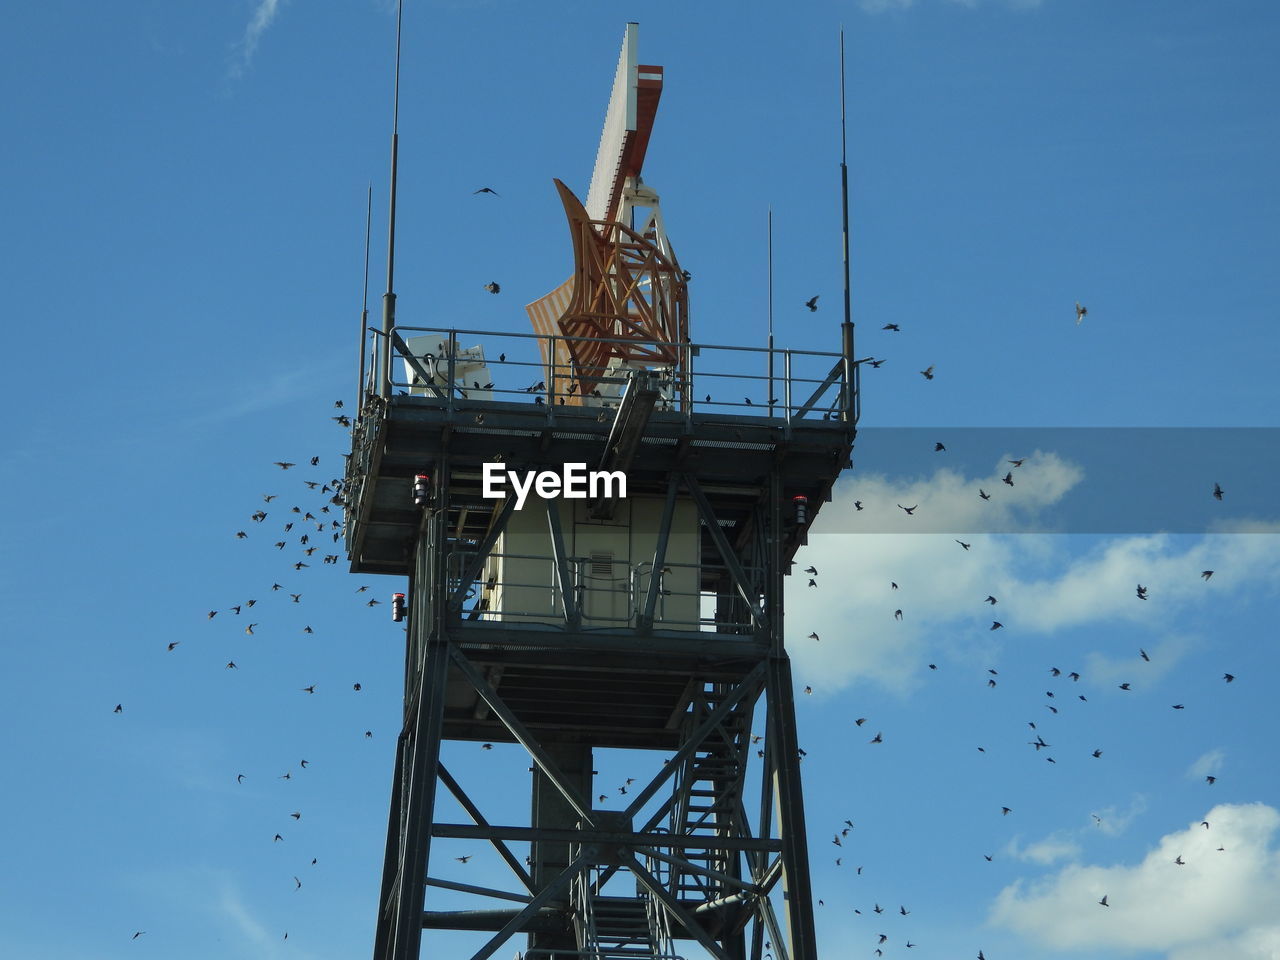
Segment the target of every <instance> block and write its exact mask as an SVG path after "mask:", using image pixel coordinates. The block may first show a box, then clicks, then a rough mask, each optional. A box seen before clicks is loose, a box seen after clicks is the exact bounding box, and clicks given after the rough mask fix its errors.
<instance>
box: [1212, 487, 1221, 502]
mask: <svg viewBox="0 0 1280 960" xmlns="http://www.w3.org/2000/svg"><path fill="white" fill-rule="evenodd" d="M1213 499H1215V500H1221V499H1222V488H1221V487H1220V486H1218V485H1217V484H1216V483H1215V484H1214V485H1213Z"/></svg>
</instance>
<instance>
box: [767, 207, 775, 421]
mask: <svg viewBox="0 0 1280 960" xmlns="http://www.w3.org/2000/svg"><path fill="white" fill-rule="evenodd" d="M768 247H769V268H768V274H769V396H768V397H766V398H765V399H767V400H770V401H772V400H773V397H774V394H773V207H770V208H769V242H768ZM773 407H774V405H773V403H770V404H769V416H771V417H772V416H773Z"/></svg>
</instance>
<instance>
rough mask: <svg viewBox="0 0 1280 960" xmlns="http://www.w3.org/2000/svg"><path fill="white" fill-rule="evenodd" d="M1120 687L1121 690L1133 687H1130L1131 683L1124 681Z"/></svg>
mask: <svg viewBox="0 0 1280 960" xmlns="http://www.w3.org/2000/svg"><path fill="white" fill-rule="evenodd" d="M1120 689H1121V690H1129V689H1131V688H1130V686H1129V684H1127V683H1122V684H1120Z"/></svg>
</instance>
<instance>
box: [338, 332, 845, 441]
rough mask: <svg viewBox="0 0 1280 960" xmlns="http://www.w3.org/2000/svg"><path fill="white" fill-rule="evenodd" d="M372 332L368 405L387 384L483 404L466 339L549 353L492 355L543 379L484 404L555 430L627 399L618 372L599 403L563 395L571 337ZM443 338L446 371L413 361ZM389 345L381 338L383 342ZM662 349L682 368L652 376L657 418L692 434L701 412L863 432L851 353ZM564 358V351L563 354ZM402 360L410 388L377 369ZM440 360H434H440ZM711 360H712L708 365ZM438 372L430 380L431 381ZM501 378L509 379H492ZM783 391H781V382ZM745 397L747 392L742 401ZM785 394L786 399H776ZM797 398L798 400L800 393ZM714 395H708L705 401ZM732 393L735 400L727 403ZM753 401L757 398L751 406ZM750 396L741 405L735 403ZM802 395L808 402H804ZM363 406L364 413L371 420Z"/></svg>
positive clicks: (688, 344)
mask: <svg viewBox="0 0 1280 960" xmlns="http://www.w3.org/2000/svg"><path fill="white" fill-rule="evenodd" d="M367 329H368V334H369V336H370V337H372V338H373V339H374V341H375V342H374V343H373V344H372V349H370V350H368V351H365V352H364V355H365V357H366V358H367V360H366V363H367V364H368V370H367V371H366V373H365V374H364V375H363V376H362V377H361V381H362V383H363V384H364V389H365V397H370V396H372V395H375V394H377V393H379V392H380V389H381V388H382V387H383V386H385V387H386V388H388V390H389V392H392V393H394V392H396V391H400V392H404V391H406V390H408V391H411V392H415V393H419V392H422V391H425V390H428V389H429V390H430V392H431V393H434V394H435V395H436V396H437V397H438V398H441V399H443V400H444V403H445V406H446V409H448V410H449V411H450V412H454V411H456V410H458V409H459V406H460V405H462V404H464V403H465V404H467V408H468V409H469V408H470V404H471V402H472V401H474V400H475V398H474V397H471V396H469V395H468V391H469V390H471V389H472V387H471V386H469V385H467V384H465V383H461V384H460V383H459V382H458V370H459V364H460V363H461V362H463V361H464V359H465V358H464V357H463V356H462V355H461V354H462V351H461V350H460V348H459V340H458V338H459V337H482V338H485V340H486V341H489V342H490V343H492V342H493V341H499V342H503V343H508V344H510V346H509V347H508V349H509V350H510V351H511V352H512V353H513V354H518V353H523V352H524V351H523V348H522V347H521V344H527V343H535V344H544V345H545V346H546V347H547V349H545V350H539V351H538V356H537V357H536V358H533V357H530V356H524V357H523V358H522V357H521V356H518V355H516V356H512V357H511V358H508V357H507V356H506V353H507V351H506V350H503V351H500V353H499V359H498V360H496V361H495V360H494V359H493V358H491V357H483V355H482V362H483V363H484V364H485V367H486V368H489V367H495V368H499V367H500V368H502V369H505V370H508V371H510V370H515V371H520V370H526V371H528V372H529V374H530V375H531V376H535V377H536V378H537V380H536V383H535V384H534V386H532V387H530V386H519V385H515V384H502V383H498V384H496V385H495V384H493V383H490V384H486V385H485V388H484V390H485V394H484V398H485V399H490V398H497V399H506V400H518V399H523V398H530V397H531V395H532V398H533V399H536V400H537V402H540V403H542V404H543V405H544V406H546V407H547V410H546V413H545V415H546V418H547V421H548V422H552V421H553V420H554V418H555V410H556V408H558V407H559V406H562V405H566V404H569V405H574V406H577V405H585V406H593V407H604V408H610V409H611V408H613V407H615V406H616V405H617V403H618V401H619V396H618V395H617V394H618V392H619V391H620V389H621V387H622V386H623V385H624V384H625V382H626V379H627V377H626V376H625V375H624V373H623V371H624V370H625V369H627V367H623V368H619V372H618V373H613V372H612V371H613V368H612V367H611V368H610V369H609V370H607V371H606V370H601V371H593V373H592V380H594V381H595V382H596V383H597V384H598V386H597V387H596V388H595V389H594V390H593V391H592V396H590V397H577V396H570V394H572V393H573V391H572V389H571V390H570V391H569V392H568V393H562V392H561V391H562V389H563V385H562V384H561V383H559V381H564V380H572V379H573V378H574V377H576V375H577V371H576V368H575V367H574V364H573V361H572V360H570V361H569V362H567V363H565V362H557V361H556V359H555V358H556V357H557V355H558V353H557V349H556V345H557V344H559V343H561V342H562V341H564V340H566V339H575V338H565V337H564V336H563V335H562V334H557V335H546V334H539V333H533V332H529V333H517V332H508V331H496V330H479V329H473V328H468V327H433V326H409V325H393V326H392V327H391V329H390V330H387V331H383V330H379V329H377V328H374V327H369V328H367ZM433 334H434V335H439V336H440V337H441V340H442V342H443V343H445V344H447V349H444V350H442V351H441V353H442V355H441V356H440V357H438V358H435V359H436V360H437V361H439V360H443V361H445V362H444V364H443V365H440V364H439V363H438V362H437V363H436V364H432V363H426V364H425V365H424V364H423V363H422V362H421V361H422V360H424V359H425V355H422V356H418V355H415V354H410V353H409V348H408V344H407V342H406V340H405V337H407V336H409V335H415V336H416V335H433ZM379 338H380V339H379ZM591 339H593V340H598V341H599V342H601V343H606V344H617V345H619V346H631V347H634V345H635V341H634V340H631V339H627V338H622V337H601V338H594V337H593V338H591ZM647 342H648V343H650V345H651V346H653V347H654V348H655V349H658V348H669V349H670V350H672V351H674V352H676V353H677V354H678V356H679V357H680V358H681V361H682V362H678V363H677V364H676V365H662V364H656V365H654V366H653V367H652V369H655V370H660V371H664V372H665V379H664V381H663V382H664V383H665V386H664V388H663V397H662V398H661V399H660V400H659V403H658V410H659V411H662V410H678V411H680V412H681V413H682V414H684V416H685V419H686V423H688V424H689V425H690V426H692V421H691V420H690V419H689V418H690V417H692V415H693V413H694V411H695V410H696V409H708V408H709V409H712V410H720V411H725V412H730V413H733V414H734V415H742V414H746V415H752V414H755V415H758V416H760V417H762V418H770V417H781V419H782V421H783V426H785V427H790V426H791V425H792V423H793V422H795V421H799V420H804V421H806V422H810V423H811V422H813V421H815V420H817V419H819V418H821V419H823V420H834V421H845V422H848V421H850V420H852V422H853V423H855V424H856V422H857V419H858V417H859V415H860V412H861V403H860V399H861V398H860V380H861V378H860V376H859V373H860V371H859V369H858V367H859V365H858V363H856V362H851V361H850V360H849V358H847V357H845V356H844V354H843V353H842V352H838V351H827V350H809V349H778V348H777V347H774V346H768V347H753V346H742V345H739V344H715V343H694V342H692V341H689V340H686V341H683V342H680V343H677V342H672V341H658V340H655V341H647ZM561 352H563V351H561ZM383 354H386V355H388V356H390V357H393V358H394V357H399V358H400V359H401V360H403V361H406V362H408V363H409V365H410V367H411V368H412V369H413V371H414V373H413V376H412V379H411V380H407V381H406V380H404V379H401V378H398V376H397V373H396V371H395V370H394V369H392V368H391V367H388V369H386V370H379V369H377V363H378V359H377V358H379V357H380V356H382V355H383ZM740 354H746V355H762V356H767V357H768V358H769V362H768V363H767V364H766V365H764V366H765V369H766V371H767V372H766V373H756V372H753V371H754V370H755V369H756V367H755V365H753V364H747V365H743V367H742V368H739V365H738V364H737V363H729V364H728V365H727V366H726V364H725V363H721V364H719V365H717V364H716V363H715V362H714V360H715V358H716V357H717V356H721V358H722V359H726V358H727V357H729V356H737V355H740ZM779 355H780V359H781V361H782V362H781V366H782V370H783V372H782V376H781V377H780V378H779V377H778V376H777V375H776V369H777V368H776V366H775V360H774V358H776V357H779ZM432 356H433V357H434V354H432ZM694 357H698V358H699V361H698V364H697V367H698V369H697V371H696V372H695V370H694V362H693V358H694ZM709 360H711V361H713V362H708V361H709ZM424 374H429V376H424ZM493 379H494V380H499V379H500V378H499V377H498V376H497V375H496V373H495V374H494V375H493ZM778 379H781V380H782V383H781V384H778V383H777V380H778ZM699 384H702V385H703V386H704V387H710V388H712V389H713V390H715V391H717V392H720V393H721V396H720V397H719V398H718V399H711V392H710V391H708V390H706V389H703V390H701V391H700V390H699V389H698V388H699ZM740 391H741V393H740ZM775 391H776V392H780V393H781V396H778V395H776V394H775ZM797 391H799V393H798V394H797ZM700 392H701V393H703V394H704V395H705V396H701V397H700V396H699V393H700ZM725 394H729V395H730V396H731V397H733V399H726V397H725ZM752 394H755V395H756V399H754V400H753V399H752ZM739 395H741V396H742V399H741V400H739V399H736V397H737V396H739ZM801 397H805V398H806V399H804V400H801V399H800V398H801ZM363 406H364V405H363V404H362V407H361V412H363Z"/></svg>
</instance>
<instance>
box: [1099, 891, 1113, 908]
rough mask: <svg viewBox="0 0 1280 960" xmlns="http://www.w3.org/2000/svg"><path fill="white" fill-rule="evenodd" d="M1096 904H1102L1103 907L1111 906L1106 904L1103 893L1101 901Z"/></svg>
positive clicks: (1105, 897)
mask: <svg viewBox="0 0 1280 960" xmlns="http://www.w3.org/2000/svg"><path fill="white" fill-rule="evenodd" d="M1098 903H1100V904H1102V906H1104V907H1109V906H1111V904H1109V903H1107V895H1106V894H1105V893H1104V894H1103V895H1102V899H1101V900H1099V901H1098Z"/></svg>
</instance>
